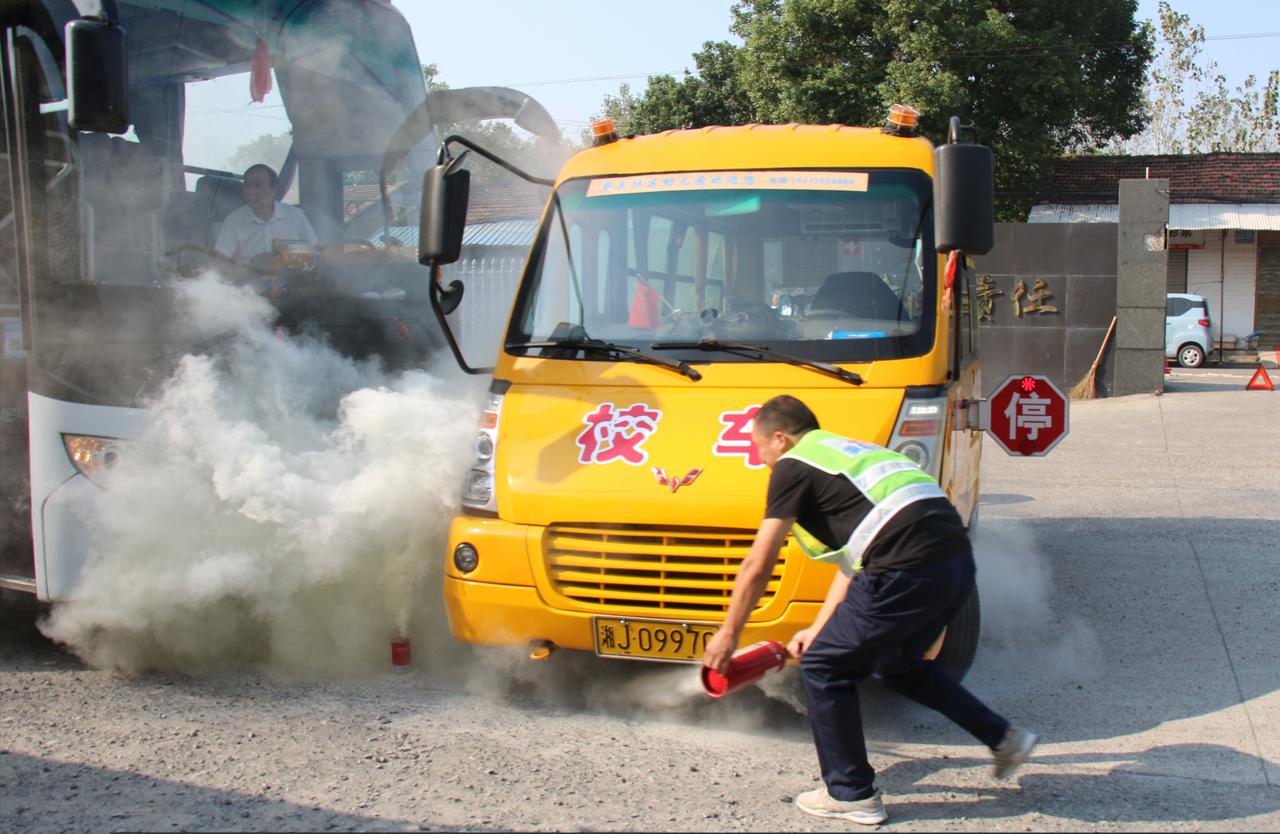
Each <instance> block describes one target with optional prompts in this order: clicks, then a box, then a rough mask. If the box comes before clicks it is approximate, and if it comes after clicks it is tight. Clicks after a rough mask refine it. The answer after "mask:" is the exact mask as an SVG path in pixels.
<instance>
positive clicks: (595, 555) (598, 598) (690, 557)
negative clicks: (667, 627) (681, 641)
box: [544, 524, 787, 616]
mask: <svg viewBox="0 0 1280 834" xmlns="http://www.w3.org/2000/svg"><path fill="white" fill-rule="evenodd" d="M545 535H546V538H545V543H546V545H545V550H544V552H545V554H546V560H547V574H548V575H549V576H550V577H551V584H552V587H553V588H554V589H555V591H556V592H557V593H559V594H560V595H562V596H564V597H566V598H568V599H569V600H571V601H572V602H574V603H576V605H577V606H578V607H580V608H583V609H586V610H590V611H600V612H619V613H625V612H630V613H632V614H635V613H636V612H638V611H644V612H646V613H647V614H650V615H653V616H664V615H667V616H685V615H694V616H697V615H704V616H705V615H708V614H713V615H723V614H724V612H725V610H726V609H727V608H728V607H729V596H730V593H731V592H732V590H733V580H734V577H736V576H737V575H738V567H739V565H741V564H742V559H743V557H745V556H746V555H747V551H748V550H750V549H751V542H752V540H753V539H754V538H755V531H754V530H740V529H732V528H723V527H659V526H651V525H646V524H621V525H608V524H553V525H551V526H550V527H548V528H547V531H546V534H545ZM786 552H787V551H786V548H785V547H784V548H783V549H782V555H781V557H780V558H779V559H778V564H777V565H775V566H774V569H773V576H772V577H771V578H770V580H769V584H768V587H767V588H766V590H765V593H764V596H763V597H762V598H761V600H760V602H759V604H758V605H757V609H759V608H763V607H764V606H766V605H767V604H768V603H769V601H770V600H772V599H773V596H774V594H776V593H777V591H778V585H779V583H780V582H781V580H782V571H783V567H784V560H785V558H786Z"/></svg>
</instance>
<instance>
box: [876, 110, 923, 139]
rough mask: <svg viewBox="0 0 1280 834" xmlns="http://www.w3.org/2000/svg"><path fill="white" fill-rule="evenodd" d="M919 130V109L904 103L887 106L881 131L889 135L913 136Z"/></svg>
mask: <svg viewBox="0 0 1280 834" xmlns="http://www.w3.org/2000/svg"><path fill="white" fill-rule="evenodd" d="M919 131H920V111H919V110H917V109H915V108H914V107H911V106H910V105H906V104H895V105H893V106H892V107H890V108H889V118H888V119H887V120H886V121H885V123H884V128H883V132H885V133H888V134H889V135H891V136H915V135H916V134H917V133H918V132H919Z"/></svg>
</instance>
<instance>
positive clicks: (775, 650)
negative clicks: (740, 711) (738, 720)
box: [702, 640, 787, 698]
mask: <svg viewBox="0 0 1280 834" xmlns="http://www.w3.org/2000/svg"><path fill="white" fill-rule="evenodd" d="M785 665H787V650H786V649H784V648H783V647H782V644H781V643H779V642H778V641H777V640H762V641H761V642H759V643H755V644H753V645H750V646H747V647H746V648H742V649H738V650H737V651H736V652H734V653H733V657H731V658H729V671H728V672H727V673H726V674H723V675H722V674H720V673H719V672H717V671H715V670H714V669H709V668H707V667H706V666H703V667H702V688H703V689H705V690H706V691H707V694H708V695H710V696H711V697H712V698H720V697H723V696H725V695H728V694H729V693H730V692H737V691H738V690H739V689H742V688H743V687H744V686H750V685H751V684H753V683H755V682H756V681H758V680H760V679H761V678H763V677H764V676H765V675H767V674H769V673H770V672H772V671H774V670H775V669H781V668H782V667H783V666H785Z"/></svg>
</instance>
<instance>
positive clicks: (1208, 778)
mask: <svg viewBox="0 0 1280 834" xmlns="http://www.w3.org/2000/svg"><path fill="white" fill-rule="evenodd" d="M1251 374H1252V370H1251V369H1230V368H1228V369H1217V368H1205V369H1200V370H1196V371H1186V370H1177V369H1175V371H1174V372H1173V373H1172V374H1171V375H1170V376H1169V377H1167V385H1166V390H1165V392H1164V393H1163V395H1161V396H1151V395H1141V396H1132V397H1123V398H1117V399H1109V400H1094V401H1087V402H1077V403H1074V404H1073V406H1072V411H1071V433H1070V435H1069V436H1068V437H1067V438H1065V439H1064V440H1063V441H1062V443H1060V444H1059V445H1058V447H1057V448H1056V449H1055V450H1054V452H1053V453H1052V454H1051V455H1049V456H1048V457H1045V458H1034V459H1025V458H1013V457H1010V456H1008V455H1006V454H1005V453H1004V452H1002V451H1001V450H1000V449H999V448H998V447H996V446H995V445H994V444H992V443H990V442H988V443H987V444H986V445H985V447H984V459H983V469H982V501H981V517H980V521H979V527H980V530H979V532H978V535H977V545H976V549H977V551H978V557H979V584H980V589H981V593H982V600H983V638H982V644H981V647H980V649H979V653H978V657H977V660H976V662H975V665H974V667H973V669H972V671H971V672H970V674H969V676H968V678H967V679H966V685H967V686H969V687H970V688H971V689H972V690H973V691H974V692H975V693H977V694H978V695H979V696H980V697H981V698H983V699H984V700H986V701H987V702H988V703H989V704H990V705H991V706H992V707H993V708H995V709H996V710H997V711H999V712H1001V713H1003V714H1005V715H1006V716H1008V717H1009V718H1010V719H1011V720H1013V721H1014V722H1015V723H1017V724H1020V725H1022V726H1025V727H1028V728H1029V729H1032V730H1033V731H1035V732H1037V733H1039V734H1040V735H1041V737H1042V741H1041V744H1040V746H1039V747H1038V748H1037V750H1036V755H1035V757H1034V759H1033V760H1032V761H1031V762H1029V763H1028V764H1027V765H1026V766H1025V767H1024V769H1023V770H1022V771H1021V772H1020V774H1019V775H1018V777H1017V778H1016V779H1014V780H1011V781H1009V782H1004V783H996V782H994V781H993V780H992V778H991V776H990V760H989V757H988V756H987V755H986V751H985V750H983V749H982V748H981V747H979V746H978V745H976V744H975V743H974V742H973V740H972V739H970V738H969V737H967V736H966V735H965V734H964V733H963V731H961V730H959V729H958V728H956V727H955V726H953V725H951V724H949V723H948V722H947V721H946V720H945V719H942V718H941V717H940V716H938V715H936V714H934V713H931V712H929V711H927V710H925V709H923V708H921V707H918V706H916V705H914V704H911V703H909V702H906V701H904V700H902V699H901V698H898V697H896V696H894V695H892V694H890V693H887V692H886V691H884V690H883V689H881V688H879V687H877V686H876V685H874V684H867V685H866V686H864V687H863V690H862V691H863V696H864V698H863V706H864V714H865V715H866V719H867V735H868V740H869V747H870V752H871V754H872V760H873V763H874V764H875V765H876V766H877V768H878V770H879V774H880V775H879V777H878V784H879V785H880V786H881V788H882V789H883V790H884V792H885V794H886V805H887V807H888V810H889V813H890V815H891V816H890V823H889V826H888V827H889V828H891V829H894V830H903V831H915V830H951V831H992V830H996V831H1024V830H1026V831H1030V830H1053V831H1058V830H1066V831H1071V830H1081V829H1089V830H1102V831H1113V830H1116V831H1142V830H1165V831H1173V830H1178V831H1180V830H1226V831H1252V830H1280V629H1277V627H1276V626H1277V607H1276V604H1275V596H1276V594H1277V593H1280V571H1278V570H1277V564H1276V563H1277V560H1278V559H1280V475H1277V472H1280V445H1277V443H1276V438H1277V437H1278V436H1280V392H1265V391H1245V390H1244V384H1245V382H1246V381H1247V380H1248V378H1249V376H1250V375H1251ZM2 601H3V602H5V603H8V605H7V607H6V608H5V609H4V610H3V612H0V700H2V702H3V704H4V710H3V715H0V823H7V824H6V825H5V828H7V829H16V830H25V831H31V832H45V831H49V832H55V831H65V830H85V831H103V832H109V831H125V830H140V829H141V830H220V831H223V830H240V831H262V830H285V829H288V830H319V829H343V830H380V831H381V830H387V831H390V830H397V831H403V830H416V829H419V828H421V829H436V830H441V829H443V830H506V829H519V830H548V829H550V830H621V829H625V830H633V831H656V830H687V831H699V830H713V829H714V830H798V831H803V830H823V831H826V830H830V831H837V830H845V831H847V830H851V829H853V828H855V827H856V826H852V825H850V824H847V823H843V822H839V821H824V820H818V819H814V818H812V817H807V816H804V815H802V814H800V813H798V812H797V811H795V809H794V808H792V807H790V805H789V804H788V803H789V802H790V799H791V797H793V796H794V794H795V793H797V792H799V791H801V790H806V789H808V788H809V787H812V786H813V785H814V781H813V780H814V779H816V762H815V761H814V754H813V747H812V742H811V740H810V739H809V737H808V728H807V725H806V721H805V719H804V718H803V716H801V715H799V714H798V713H797V712H796V711H795V710H794V709H792V707H790V706H788V703H787V702H788V698H789V697H791V698H793V697H794V689H791V690H788V688H787V686H786V685H778V686H774V687H773V688H772V690H771V691H772V697H766V696H765V695H764V694H762V693H761V692H760V691H758V690H747V691H744V692H741V693H736V694H734V695H732V696H729V697H728V698H725V699H724V700H723V701H720V702H711V701H710V700H709V699H706V698H705V697H702V696H700V695H690V694H688V692H687V691H683V688H684V687H685V685H686V684H687V683H688V681H687V680H685V678H687V677H688V675H689V674H692V672H691V671H690V670H684V671H681V670H679V669H667V668H665V667H657V666H655V665H653V664H637V663H627V662H621V661H607V660H598V659H596V658H593V657H589V656H585V655H579V654H576V653H571V652H559V653H557V654H556V655H555V656H553V658H552V660H551V661H548V662H547V663H546V664H542V665H539V664H533V663H531V662H528V661H525V660H524V659H523V657H514V656H506V657H505V658H502V659H500V662H498V660H495V658H494V657H493V656H491V655H486V654H484V653H483V652H477V653H472V654H465V653H464V654H459V655H452V656H451V657H454V658H455V659H454V660H451V661H450V666H451V671H452V672H454V673H455V674H454V675H453V676H452V677H451V676H450V675H449V674H445V672H446V671H449V670H441V669H440V668H439V667H440V666H441V665H442V664H440V663H437V664H436V665H435V667H431V665H430V664H423V665H424V667H427V668H423V669H420V670H419V671H418V672H416V673H415V674H413V675H408V676H395V675H391V674H386V675H383V676H381V677H373V678H363V679H357V680H333V681H315V680H311V681H298V680H288V679H283V678H281V677H279V676H278V675H272V674H269V673H266V672H262V671H260V670H257V669H254V668H248V669H241V670H234V671H230V672H227V673H225V674H222V675H218V676H214V677H210V678H205V679H194V678H182V677H180V676H174V675H161V674H152V675H143V676H138V677H125V676H122V675H119V674H118V673H112V672H104V671H95V670H91V669H87V668H85V667H84V666H82V665H81V664H80V663H79V662H78V661H77V660H76V659H75V658H74V657H71V656H69V655H67V654H66V653H65V652H63V651H61V650H60V649H59V648H58V647H56V646H54V645H52V644H50V643H49V642H48V641H47V640H45V639H44V638H43V637H41V636H40V635H39V634H38V632H37V631H36V630H35V627H34V619H35V617H36V616H37V615H38V614H39V611H38V609H35V608H33V607H32V606H30V605H21V604H12V597H11V596H9V595H5V596H4V598H3V600H2ZM415 648H416V646H415ZM416 663H417V661H416V659H415V664H416ZM481 671H482V672H483V673H482V674H481ZM681 675H683V676H684V677H683V678H682V677H680V676H681ZM677 684H678V685H677Z"/></svg>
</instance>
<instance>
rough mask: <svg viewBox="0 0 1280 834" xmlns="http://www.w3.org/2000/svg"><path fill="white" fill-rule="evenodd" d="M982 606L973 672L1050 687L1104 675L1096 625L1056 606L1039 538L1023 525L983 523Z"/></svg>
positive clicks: (979, 557) (978, 551)
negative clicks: (1051, 683) (1030, 680)
mask: <svg viewBox="0 0 1280 834" xmlns="http://www.w3.org/2000/svg"><path fill="white" fill-rule="evenodd" d="M973 551H974V557H975V559H976V561H977V563H978V593H979V595H980V598H981V600H982V642H981V644H980V646H979V648H978V655H977V657H976V658H975V659H974V668H975V671H978V670H981V671H982V672H984V673H985V672H990V673H992V675H993V676H994V677H996V678H997V679H1002V678H1005V676H1006V675H1009V674H1016V675H1017V676H1019V677H1022V678H1027V677H1031V678H1039V679H1041V680H1044V681H1060V680H1083V679H1088V678H1093V677H1096V676H1097V675H1098V674H1099V673H1100V672H1101V670H1102V648H1101V645H1100V644H1099V642H1098V635H1097V633H1096V632H1095V631H1094V630H1093V626H1092V625H1090V624H1089V623H1088V621H1086V620H1085V619H1084V618H1082V617H1080V616H1078V615H1073V614H1071V613H1070V612H1067V611H1063V610H1061V609H1060V608H1059V607H1058V606H1055V605H1054V587H1053V576H1052V573H1051V571H1050V568H1049V563H1048V561H1047V560H1046V559H1045V557H1044V555H1043V554H1041V553H1040V552H1039V550H1037V549H1036V546H1035V536H1033V535H1031V534H1030V532H1029V531H1027V530H1025V529H1022V527H1021V525H1020V524H1018V523H1017V522H1008V521H1000V522H993V521H985V522H983V523H982V525H981V527H980V528H979V531H978V533H977V535H976V536H975V537H974V541H973Z"/></svg>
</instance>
